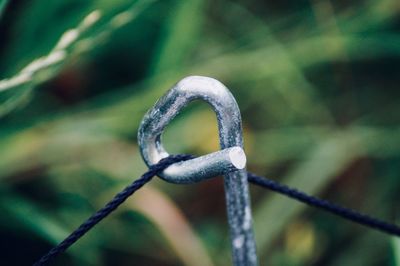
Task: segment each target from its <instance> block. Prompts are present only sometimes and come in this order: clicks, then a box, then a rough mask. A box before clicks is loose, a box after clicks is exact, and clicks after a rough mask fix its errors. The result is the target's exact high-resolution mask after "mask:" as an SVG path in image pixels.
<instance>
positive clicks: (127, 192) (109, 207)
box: [34, 155, 193, 266]
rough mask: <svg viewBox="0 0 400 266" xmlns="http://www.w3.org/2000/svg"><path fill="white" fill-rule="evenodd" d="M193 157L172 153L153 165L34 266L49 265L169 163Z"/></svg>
mask: <svg viewBox="0 0 400 266" xmlns="http://www.w3.org/2000/svg"><path fill="white" fill-rule="evenodd" d="M191 158H193V156H191V155H172V156H169V157H167V158H164V159H162V160H161V161H160V162H159V163H157V164H155V165H152V166H151V167H150V168H149V170H148V171H147V172H146V173H144V174H143V175H142V176H141V177H140V178H139V179H137V180H135V181H134V182H133V183H131V184H130V185H129V186H127V187H126V188H125V189H124V190H123V191H121V192H119V193H118V194H117V195H115V197H114V198H113V199H112V200H111V201H110V202H108V203H107V204H106V205H105V206H104V207H103V208H101V209H100V210H98V211H97V212H96V213H95V214H93V215H92V216H91V217H90V218H89V219H87V220H86V221H85V222H84V223H83V224H81V225H80V226H79V227H78V228H77V229H76V230H75V231H73V232H72V233H71V234H70V235H69V236H68V237H67V238H65V239H64V240H63V241H62V242H61V243H59V244H58V245H57V246H55V247H54V248H52V249H51V250H50V251H49V252H48V253H47V254H46V255H44V256H43V257H41V258H40V260H38V261H37V262H36V263H35V264H34V266H39V265H47V264H48V263H49V262H50V260H51V259H53V258H54V257H55V256H57V255H58V254H60V253H62V252H64V251H65V250H66V249H68V248H69V247H70V246H72V245H73V244H74V243H75V242H76V241H78V240H79V239H80V238H81V237H82V236H83V235H84V234H86V233H87V232H88V231H89V230H90V229H92V228H93V227H94V226H95V225H96V224H97V223H99V222H100V221H101V220H103V219H104V218H105V217H106V216H107V215H109V214H110V213H111V212H113V211H114V210H115V209H117V208H118V206H119V205H121V204H122V203H123V202H124V201H125V200H126V199H127V198H128V197H129V196H131V195H132V194H133V193H134V192H135V191H136V190H138V189H139V188H141V187H142V186H143V185H144V184H146V183H147V182H149V181H150V180H151V179H152V178H153V177H154V176H155V175H157V174H158V173H160V172H161V171H162V170H164V169H165V168H167V167H168V166H169V165H171V164H173V163H176V162H179V161H185V160H188V159H191Z"/></svg>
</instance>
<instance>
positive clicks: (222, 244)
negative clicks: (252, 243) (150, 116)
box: [0, 0, 400, 266]
mask: <svg viewBox="0 0 400 266" xmlns="http://www.w3.org/2000/svg"><path fill="white" fill-rule="evenodd" d="M399 18H400V16H399V5H398V1H397V0H382V1H372V0H371V1H368V0H360V1H356V2H354V3H347V2H345V1H329V0H313V1H309V2H302V1H300V2H298V1H294V2H292V3H289V2H287V1H284V2H279V1H278V2H273V1H269V2H268V1H247V0H240V1H234V2H233V1H226V0H217V1H202V0H188V1H181V0H165V1H157V0H135V1H128V0H118V1H108V0H101V1H70V0H69V1H66V0H65V1H39V0H34V1H28V2H26V1H25V2H24V1H17V0H16V1H7V0H3V1H0V34H1V35H2V38H1V40H2V41H1V43H0V55H1V57H0V180H1V182H0V191H1V197H0V210H1V211H2V212H3V213H4V214H5V215H4V216H2V217H0V236H1V237H0V239H1V240H0V242H1V244H2V246H6V248H5V249H4V250H3V252H4V254H2V258H3V261H4V262H5V263H6V264H7V263H8V264H10V263H11V261H13V262H17V264H21V265H26V264H29V263H31V262H32V261H33V260H34V259H35V258H37V257H38V256H40V255H41V254H42V253H44V252H45V251H46V250H47V249H48V248H49V247H50V246H51V245H54V244H55V243H57V242H58V241H60V240H61V239H62V238H63V237H65V236H66V235H67V234H68V232H70V231H71V230H73V228H74V227H76V226H77V225H79V224H80V222H82V221H83V220H84V219H85V218H86V217H87V216H88V215H90V214H91V213H92V212H94V211H95V210H96V209H98V208H99V207H101V206H102V205H103V204H104V203H105V202H106V201H107V200H108V199H110V198H111V197H112V195H113V194H114V193H115V192H117V191H118V190H119V189H121V188H122V187H123V186H125V185H126V184H128V183H130V182H131V181H132V178H136V177H138V176H139V175H140V174H141V173H142V172H143V171H145V169H146V168H145V166H144V164H143V162H142V160H141V158H140V155H139V152H138V147H137V144H136V133H137V128H138V126H139V123H140V121H141V119H142V117H143V115H144V113H145V112H146V110H148V109H149V108H150V107H151V106H152V105H153V104H154V102H155V101H156V100H157V99H158V98H159V97H160V96H161V95H162V94H163V93H164V92H165V91H166V90H167V89H168V88H169V87H171V86H172V85H173V84H174V83H175V82H177V81H178V80H179V79H181V78H183V77H184V76H186V75H193V74H195V75H207V76H211V77H215V78H217V79H219V80H221V81H222V82H223V83H224V84H226V85H227V86H228V87H229V88H230V89H231V90H232V93H233V94H234V95H235V97H236V98H237V101H238V103H239V106H240V108H241V110H242V116H243V124H244V129H245V148H246V153H247V156H248V167H249V169H250V170H251V171H253V172H256V173H258V174H261V175H267V176H270V177H271V178H276V179H279V180H280V181H282V182H283V183H286V184H288V185H290V186H293V187H296V188H299V189H301V190H303V191H306V192H308V193H311V194H315V195H320V196H322V197H324V198H329V199H331V200H334V201H338V202H340V203H343V204H346V205H348V206H350V207H353V208H357V209H361V210H363V211H365V212H369V213H372V214H375V215H378V216H380V217H383V218H386V219H387V220H390V219H391V218H392V219H393V218H396V216H398V213H397V212H398V211H399V210H398V209H396V208H397V205H398V204H396V203H397V202H398V201H399V200H400V198H399V193H398V191H399V189H400V182H399V179H398V173H399V170H400V169H399V165H400V138H399V136H400V134H399V133H400V132H399V131H400V128H399V122H400V117H399V115H398V114H399V113H400V112H399V111H400V110H399V106H400V105H399V103H398V99H399V92H398V84H399V82H400V79H399V75H398V65H399V63H400V38H399V34H398V31H399ZM164 140H165V142H166V146H167V147H168V149H169V150H171V151H172V152H174V153H180V152H182V153H195V154H202V153H207V152H210V151H212V150H216V149H218V134H217V125H216V119H215V117H214V114H213V112H212V111H211V110H209V107H208V106H206V105H204V104H194V105H193V106H191V107H189V108H187V109H186V110H185V111H184V112H183V113H182V114H181V115H180V116H178V117H177V119H176V120H175V121H173V124H172V125H171V126H170V127H169V128H168V129H167V132H166V134H165V136H164ZM149 186H150V188H149V189H150V190H149V191H150V192H147V194H145V193H146V192H145V191H143V192H142V193H143V194H141V195H138V197H137V198H136V199H135V197H133V198H132V199H131V200H129V201H128V202H126V204H125V205H124V207H122V208H121V209H120V210H118V211H117V212H116V213H115V214H113V215H112V216H111V217H109V218H108V219H106V220H105V221H104V222H103V223H102V224H100V225H99V226H98V227H96V228H95V229H94V230H93V231H92V232H91V233H89V234H88V236H86V237H85V238H84V239H82V241H80V242H79V243H78V244H77V245H76V246H75V247H73V248H72V249H71V250H70V251H69V252H68V253H67V254H66V255H64V256H63V257H62V258H60V260H58V262H59V263H60V265H61V264H63V263H65V264H68V265H126V264H135V265H205V264H215V265H228V264H229V263H228V262H229V256H230V254H229V253H230V246H229V239H228V232H227V224H226V219H225V210H224V209H225V207H224V196H223V188H222V182H221V180H220V178H217V179H215V180H210V181H207V182H204V183H202V184H196V185H190V186H176V185H171V184H166V183H165V182H163V181H161V180H154V181H153V182H152V183H151V184H150V185H149ZM151 191H152V192H151ZM251 192H252V200H253V214H254V226H255V235H256V240H257V246H258V254H259V257H260V262H261V265H311V264H314V265H367V266H368V265H400V262H399V244H398V241H397V240H392V239H390V238H389V237H387V236H385V235H383V234H379V233H375V232H370V231H368V230H366V229H364V228H361V227H359V226H355V225H352V224H350V223H348V222H344V221H342V220H340V219H338V218H336V217H332V216H330V215H327V214H323V213H320V212H318V211H314V210H309V209H308V208H307V207H306V206H304V205H301V204H298V203H295V202H293V201H292V200H289V199H286V198H283V197H282V196H280V195H275V194H272V193H270V192H268V191H264V190H260V189H256V188H252V191H251ZM152 193H153V195H158V196H157V197H158V202H160V204H159V205H162V206H166V207H165V208H158V207H157V206H158V205H155V202H157V201H156V200H155V199H153V200H152V199H151V197H149V196H148V195H152ZM146 195H147V197H146ZM144 199H145V200H144ZM141 202H145V203H146V204H145V203H143V204H140V203H141ZM146 206H148V208H147V209H146ZM166 209H168V210H172V211H171V212H172V214H171V213H163V211H165V210H166ZM397 218H398V217H397ZM176 224H179V225H180V228H185V229H182V230H181V231H179V230H177V231H176V233H175V234H176V239H175V238H173V237H171V234H168V232H170V230H172V229H171V228H174V225H176ZM166 232H167V233H166ZM18 241H21V242H22V243H21V242H18ZM182 241H183V242H182ZM30 243H34V244H30ZM182 243H184V244H182ZM21 245H22V246H26V247H28V248H26V249H25V250H23V252H24V254H23V255H24V256H20V254H17V253H16V249H17V247H19V246H21ZM182 246H183V248H185V251H184V252H182V251H181V250H180V248H179V247H182ZM199 257H200V258H203V259H202V260H201V259H199Z"/></svg>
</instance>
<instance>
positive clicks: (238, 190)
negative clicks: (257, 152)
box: [138, 76, 258, 266]
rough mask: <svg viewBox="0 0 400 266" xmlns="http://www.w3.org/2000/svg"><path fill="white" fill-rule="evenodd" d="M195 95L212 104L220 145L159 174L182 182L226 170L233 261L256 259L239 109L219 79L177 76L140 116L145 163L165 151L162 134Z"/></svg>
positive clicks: (247, 264) (241, 264)
mask: <svg viewBox="0 0 400 266" xmlns="http://www.w3.org/2000/svg"><path fill="white" fill-rule="evenodd" d="M196 99H201V100H204V101H206V102H208V103H209V104H210V105H211V107H212V108H213V109H214V111H215V113H216V115H217V120H218V128H219V138H220V146H221V149H222V150H221V151H218V152H214V153H211V154H208V155H205V156H201V157H198V158H196V159H192V160H188V161H185V162H180V163H176V164H174V165H171V166H170V167H168V168H167V169H165V170H164V171H163V172H162V174H160V177H161V178H162V179H164V180H166V181H168V182H172V183H180V184H183V183H194V182H198V181H201V180H204V179H206V178H211V177H213V176H216V175H220V174H224V175H225V196H226V203H227V212H228V222H229V226H230V234H231V242H232V256H233V264H234V265H235V266H254V265H258V263H257V255H256V248H255V242H254V236H253V229H252V216H251V208H250V200H249V191H248V183H247V173H246V169H245V165H246V156H245V154H244V151H243V138H242V125H241V117H240V111H239V107H238V105H237V103H236V101H235V98H234V97H233V96H232V94H231V93H230V92H229V90H228V89H227V88H226V87H225V86H224V85H223V84H222V83H220V82H219V81H217V80H215V79H212V78H208V77H200V76H190V77H187V78H184V79H183V80H181V81H180V82H178V83H177V84H176V85H175V86H174V87H173V88H171V89H170V90H169V91H168V92H167V93H166V94H165V95H164V96H163V97H162V98H161V99H159V100H158V101H157V103H156V104H155V106H154V107H153V108H152V109H151V110H149V111H148V112H147V114H146V115H145V116H144V118H143V120H142V123H141V125H140V128H139V133H138V141H139V147H140V151H141V154H142V157H143V159H144V161H145V162H146V164H147V165H149V166H150V165H153V164H155V163H157V162H158V161H159V160H161V159H162V158H165V157H168V155H169V154H168V153H167V152H166V150H165V149H164V147H163V146H162V143H161V134H162V132H163V130H164V128H165V127H166V126H167V124H168V123H169V122H170V121H171V120H172V119H173V118H174V117H175V116H176V115H177V114H178V113H179V111H180V110H181V109H182V108H183V107H185V106H186V105H187V104H188V103H190V102H191V101H193V100H196Z"/></svg>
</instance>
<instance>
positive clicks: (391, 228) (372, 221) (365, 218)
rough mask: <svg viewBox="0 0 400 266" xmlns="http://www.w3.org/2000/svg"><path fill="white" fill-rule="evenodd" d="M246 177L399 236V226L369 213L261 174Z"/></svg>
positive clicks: (341, 215)
mask: <svg viewBox="0 0 400 266" xmlns="http://www.w3.org/2000/svg"><path fill="white" fill-rule="evenodd" d="M247 177H248V180H249V182H251V183H253V184H255V185H258V186H261V187H264V188H268V189H270V190H272V191H275V192H278V193H280V194H283V195H285V196H287V197H290V198H292V199H295V200H297V201H301V202H303V203H305V204H307V205H310V206H312V207H316V208H319V209H322V210H324V211H327V212H330V213H333V214H335V215H337V216H340V217H342V218H345V219H347V220H350V221H353V222H355V223H358V224H362V225H364V226H367V227H370V228H373V229H376V230H379V231H382V232H385V233H388V234H391V235H396V236H400V227H399V226H397V225H395V224H391V223H388V222H385V221H382V220H379V219H377V218H374V217H371V216H369V215H366V214H363V213H360V212H358V211H355V210H352V209H349V208H346V207H342V206H339V205H337V204H334V203H331V202H329V201H327V200H323V199H319V198H317V197H314V196H310V195H307V194H306V193H304V192H301V191H298V190H296V189H293V188H290V187H288V186H286V185H282V184H280V183H278V182H276V181H273V180H271V179H268V178H265V177H262V176H257V175H255V174H252V173H247Z"/></svg>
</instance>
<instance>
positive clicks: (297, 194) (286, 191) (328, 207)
mask: <svg viewBox="0 0 400 266" xmlns="http://www.w3.org/2000/svg"><path fill="white" fill-rule="evenodd" d="M191 158H193V156H191V155H172V156H169V157H167V158H165V159H162V160H161V161H160V162H159V163H158V164H155V165H153V166H151V167H150V168H149V170H148V171H147V172H146V173H144V174H143V175H142V176H141V177H140V178H139V179H138V180H136V181H134V182H133V183H132V184H130V185H129V186H127V187H126V188H125V189H124V190H123V191H121V192H120V193H118V194H117V195H116V196H115V197H114V198H113V199H112V200H111V201H110V202H109V203H107V205H106V206H105V207H103V208H102V209H100V210H99V211H97V212H96V213H95V214H93V215H92V216H91V217H90V218H89V219H87V220H86V221H85V222H84V223H83V224H82V225H80V226H79V227H78V228H77V229H76V230H75V231H74V232H72V233H71V234H70V235H69V236H68V237H67V238H65V239H64V240H63V241H62V242H61V243H59V244H58V245H57V246H55V247H54V248H52V249H51V250H50V251H49V252H48V253H47V254H46V255H44V256H43V257H42V258H41V259H40V260H39V261H37V262H36V263H35V264H34V266H39V265H47V264H48V263H49V261H50V260H51V259H52V258H54V257H55V256H57V255H58V254H60V253H62V252H64V251H65V250H66V249H68V248H69V247H70V246H71V245H73V244H74V243H75V242H76V241H78V240H79V239H80V238H81V237H82V236H83V235H84V234H86V233H87V232H88V231H89V230H90V229H92V228H93V227H94V226H95V225H96V224H97V223H99V222H100V221H101V220H102V219H104V218H105V217H106V216H107V215H109V214H110V213H111V212H113V211H114V210H115V209H116V208H118V206H119V205H121V204H122V203H123V202H124V201H125V200H126V199H127V198H128V197H129V196H131V195H132V194H133V193H134V192H135V191H136V190H138V189H139V188H141V187H142V186H143V185H144V184H146V183H147V182H149V181H150V180H151V179H152V178H153V177H154V176H155V175H157V174H158V173H160V172H161V171H162V170H164V169H165V168H167V167H168V166H169V165H171V164H173V163H176V162H179V161H185V160H188V159H191ZM248 180H249V182H251V183H253V184H256V185H258V186H261V187H264V188H267V189H270V190H272V191H275V192H278V193H280V194H283V195H285V196H287V197H290V198H292V199H295V200H297V201H300V202H303V203H305V204H307V205H309V206H312V207H317V208H319V209H322V210H325V211H328V212H330V213H332V214H335V215H338V216H340V217H342V218H345V219H347V220H350V221H353V222H355V223H358V224H361V225H364V226H367V227H370V228H373V229H376V230H379V231H382V232H385V233H388V234H391V235H395V236H400V227H399V226H397V225H395V224H391V223H388V222H385V221H382V220H379V219H376V218H373V217H371V216H368V215H366V214H363V213H360V212H357V211H355V210H352V209H349V208H346V207H342V206H339V205H336V204H334V203H331V202H329V201H326V200H322V199H319V198H317V197H314V196H310V195H307V194H306V193H304V192H301V191H298V190H296V189H293V188H290V187H288V186H286V185H282V184H280V183H278V182H276V181H273V180H271V179H268V178H265V177H261V176H257V175H255V174H252V173H248Z"/></svg>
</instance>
